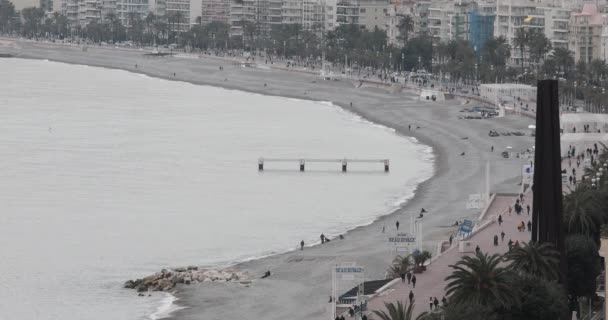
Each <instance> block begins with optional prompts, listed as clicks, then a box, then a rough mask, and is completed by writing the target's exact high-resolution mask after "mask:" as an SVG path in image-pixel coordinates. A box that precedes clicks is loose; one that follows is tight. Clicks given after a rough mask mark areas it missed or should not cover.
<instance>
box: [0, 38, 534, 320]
mask: <svg viewBox="0 0 608 320" xmlns="http://www.w3.org/2000/svg"><path fill="white" fill-rule="evenodd" d="M28 45H30V44H28ZM30 46H32V45H30ZM32 47H33V48H25V49H23V51H21V50H18V52H16V54H15V55H16V56H17V57H18V58H30V59H48V60H51V61H58V62H64V63H72V64H81V65H89V66H96V67H104V68H110V69H120V70H125V71H128V72H136V73H140V74H145V75H147V76H150V77H155V78H163V79H166V80H178V81H185V82H189V83H192V84H196V85H209V86H215V87H222V88H225V89H229V90H240V91H246V92H252V93H256V94H263V95H274V96H282V97H287V98H295V99H302V100H312V101H331V102H332V103H333V104H335V105H336V106H339V107H340V108H342V109H344V110H347V111H348V112H352V113H354V114H356V115H358V116H360V117H362V118H363V119H365V120H366V121H370V122H372V123H375V124H379V125H382V126H385V127H388V128H392V129H393V130H394V131H395V133H396V134H399V135H402V136H406V137H407V136H411V137H414V138H415V139H416V140H418V142H419V143H421V144H424V145H426V146H430V147H431V148H432V154H433V158H434V159H433V160H434V161H433V174H432V175H431V177H429V178H428V179H426V180H425V181H424V182H421V183H418V184H417V185H416V187H415V188H414V190H413V191H412V196H411V197H410V198H409V199H408V200H407V201H405V203H403V204H402V205H400V206H399V207H398V208H397V209H395V210H393V211H391V212H389V213H387V214H384V215H381V216H379V217H376V218H375V219H374V220H373V221H372V222H371V223H370V224H366V225H362V226H357V227H355V228H353V229H350V230H349V231H348V232H347V233H346V238H347V239H348V241H345V242H340V241H332V242H331V244H328V245H323V246H318V245H317V246H313V247H309V248H307V250H305V251H303V252H299V251H289V252H285V253H280V254H275V255H271V256H267V257H265V258H261V259H254V260H250V261H245V262H241V263H238V264H237V265H236V266H238V267H241V268H244V269H248V270H252V273H257V272H261V271H262V270H265V269H268V268H273V271H274V270H277V271H275V272H274V273H275V274H277V275H276V279H277V280H279V281H275V282H271V281H266V282H258V284H256V286H255V287H253V286H252V288H249V289H247V290H239V291H236V290H235V289H234V288H218V287H216V286H209V287H205V288H203V286H196V287H195V286H190V287H186V286H182V287H180V291H179V292H178V294H177V295H178V297H179V298H180V301H182V302H183V303H184V304H185V305H187V306H188V307H190V308H188V309H182V310H180V311H178V312H176V313H174V314H173V318H175V319H197V318H198V319H200V318H201V317H203V316H204V315H208V314H212V315H214V316H215V317H216V318H217V317H218V316H219V314H218V313H217V312H215V311H219V312H220V313H222V315H223V316H226V317H230V316H232V317H235V316H236V317H239V316H240V315H247V316H248V317H249V316H252V315H253V316H254V317H255V315H256V313H255V312H258V313H257V314H259V315H260V317H264V315H267V314H268V313H267V312H269V310H274V311H275V312H274V313H273V314H274V315H277V314H285V315H290V317H291V318H294V312H297V311H298V306H301V304H302V303H304V304H305V305H307V306H308V304H310V305H311V306H313V308H314V307H316V306H319V307H322V306H323V305H324V304H323V303H326V298H327V295H326V294H325V292H323V293H318V291H320V290H324V289H323V288H325V287H326V285H325V284H326V283H325V282H326V280H327V277H328V276H329V272H328V271H327V270H329V269H328V268H327V266H329V265H331V264H332V263H334V262H337V261H340V260H342V261H344V259H347V258H348V259H350V260H353V259H358V260H365V261H367V262H369V264H368V265H369V267H368V268H369V269H370V272H371V273H374V275H373V276H372V277H378V276H379V274H377V273H378V271H381V270H383V269H384V268H385V267H386V265H385V261H384V260H385V258H386V257H385V256H386V254H385V253H384V252H383V251H384V249H382V248H378V247H379V246H378V241H379V240H381V239H383V236H382V235H380V234H379V231H378V229H379V228H380V226H381V224H382V223H385V224H387V226H388V227H389V228H390V227H391V226H392V223H393V221H394V219H403V220H402V221H404V222H406V223H403V224H402V225H403V226H404V227H407V222H408V220H407V219H406V216H404V214H405V213H406V212H407V211H410V210H417V209H414V208H419V207H425V208H427V210H429V211H430V212H431V213H434V212H437V213H439V212H444V211H446V212H447V211H455V210H454V208H455V207H454V206H455V205H456V206H459V205H461V204H462V202H463V201H465V199H463V195H466V194H468V193H471V192H474V191H479V190H476V189H475V186H474V183H473V184H472V183H471V182H470V181H468V180H475V179H476V178H477V177H479V176H480V174H482V171H483V170H481V169H479V167H480V164H481V163H483V160H484V159H483V158H484V157H485V156H484V151H482V148H481V144H483V143H484V142H485V140H486V139H487V138H485V139H483V138H481V139H480V137H475V138H473V137H474V135H475V134H477V135H479V133H483V132H486V133H487V131H486V129H485V128H475V126H467V125H465V126H462V125H461V124H462V122H460V124H459V123H458V122H455V121H452V120H449V119H451V117H452V116H453V113H454V112H455V111H453V108H450V104H449V103H443V104H441V103H432V104H431V103H424V102H418V103H417V104H416V106H410V107H403V106H402V103H403V100H404V98H407V95H394V94H389V93H386V92H381V93H378V92H375V91H374V90H361V89H356V88H354V87H353V86H350V83H347V82H346V81H345V82H338V83H335V82H321V81H322V80H320V79H317V78H315V77H314V76H310V75H306V74H301V73H295V72H286V71H277V70H270V71H268V70H247V69H245V70H241V69H237V70H236V72H230V73H220V76H219V77H215V74H216V73H217V72H213V70H215V68H216V67H217V66H218V65H220V64H222V63H221V62H217V61H211V59H204V58H203V59H202V60H190V61H180V60H178V59H172V60H169V59H166V60H158V62H159V63H158V64H157V65H155V66H153V67H152V68H151V69H148V68H147V66H146V65H147V62H146V61H148V62H149V60H145V59H143V58H142V57H140V56H139V55H141V53H137V52H136V53H131V52H126V53H125V52H112V50H107V49H97V48H90V50H89V52H87V53H83V52H80V50H78V49H76V50H74V48H55V49H48V48H42V49H40V48H35V46H32ZM96 49H97V50H96ZM0 50H1V48H0ZM96 51H101V53H99V52H97V53H96V54H94V53H95V52H96ZM108 52H109V53H111V54H108ZM182 60H185V59H182ZM141 61H144V62H145V63H146V65H144V66H143V68H146V71H144V70H142V69H141V68H139V69H138V70H134V68H133V67H132V66H133V65H134V62H135V63H137V62H139V63H141ZM201 63H203V64H204V66H202V67H201V66H200V64H201ZM140 65H142V64H140ZM195 68H199V69H203V70H204V71H207V72H209V74H192V73H190V74H188V71H191V69H195ZM170 70H179V71H178V72H179V74H180V76H178V77H171V76H168V72H170ZM183 73H186V76H184V78H183V79H182V78H181V76H182V74H183ZM226 74H230V77H235V78H238V79H239V80H238V81H236V84H235V83H234V82H232V81H233V80H230V81H231V84H230V85H228V84H226V83H225V81H222V80H221V79H222V78H223V77H224V76H226ZM251 74H253V76H252V77H250V75H251ZM266 77H267V78H266ZM260 78H264V81H267V82H268V83H270V86H269V88H266V87H262V86H261V85H260V86H259V89H255V88H254V86H255V84H258V85H259V84H260V83H259V80H260ZM315 79H316V80H317V81H318V82H321V85H319V84H317V82H316V81H314V80H315ZM298 86H305V88H304V89H305V91H304V94H296V93H295V90H296V88H298V89H300V90H301V87H298ZM275 88H278V89H275ZM338 90H339V91H342V90H343V91H345V92H342V93H341V92H338ZM307 92H310V93H311V94H310V95H309V94H307ZM349 100H351V101H355V103H354V104H353V106H351V105H350V103H349V102H350V101H349ZM452 105H454V104H452ZM387 106H388V107H387ZM435 109H436V110H437V114H435ZM456 112H457V111H456ZM436 116H437V119H435V117H436ZM405 120H407V121H406V122H404V121H405ZM443 120H445V122H444V121H443ZM408 123H411V124H415V125H416V126H418V125H420V126H421V130H413V131H409V130H408V128H407V125H408ZM469 123H470V122H469ZM467 124H468V123H467ZM486 124H487V123H486ZM514 124H515V125H521V126H523V124H522V123H521V122H520V123H509V122H508V121H507V122H506V123H502V125H503V126H505V127H512V126H513V125H514ZM429 131H430V132H429ZM463 135H467V138H468V136H471V137H472V139H471V140H470V141H469V140H467V141H466V142H465V141H462V140H460V139H462V136H463ZM474 141H475V142H476V143H474ZM522 141H524V140H523V139H522ZM461 148H466V149H467V158H469V157H470V158H471V163H466V162H465V163H460V164H459V162H462V161H461V160H462V159H461V158H459V157H458V156H457V154H456V153H455V152H454V151H455V150H460V149H461ZM483 149H485V148H483ZM486 153H487V150H486ZM467 160H468V159H467ZM507 167H509V166H507ZM511 167H516V166H511ZM498 169H499V171H504V172H501V173H500V174H499V175H502V177H501V179H500V180H499V181H503V180H507V179H508V178H512V177H513V176H518V175H519V174H518V172H517V171H516V172H514V173H515V174H511V175H509V174H508V168H502V167H500V168H498ZM502 169H507V170H502ZM446 183H447V184H457V185H458V186H459V188H458V190H450V188H449V187H448V188H447V189H446V186H445V184H446ZM452 193H454V194H453V195H452ZM430 194H436V195H438V196H437V197H433V198H432V199H430V196H429V195H430ZM436 198H445V199H441V200H438V199H436ZM438 202H439V203H438ZM442 202H444V203H443V204H441V203H442ZM461 211H464V210H461ZM410 212H411V211H410ZM446 212H444V214H443V215H439V214H430V216H429V217H428V218H426V219H428V220H427V221H429V225H430V226H431V228H434V230H435V231H434V232H433V233H431V235H430V237H429V238H433V237H435V238H436V237H438V236H441V235H442V234H444V233H445V232H446V231H443V232H442V229H441V226H447V225H449V224H450V223H451V222H452V221H454V219H459V218H461V216H457V215H451V216H450V217H449V219H448V220H447V221H449V223H448V224H445V223H446V221H445V218H446V217H447V216H446V215H445V214H446ZM438 215H439V216H438ZM389 221H390V223H387V222H389ZM290 264H291V265H290ZM294 266H295V268H294ZM291 269H297V270H291ZM306 273H308V274H306ZM293 287H296V288H293ZM237 289H240V288H237ZM245 291H249V292H247V293H244V292H245ZM275 291H278V292H283V293H284V297H273V298H274V299H275V300H279V301H267V300H271V299H261V300H260V299H259V297H260V294H261V295H268V294H269V293H271V292H275ZM295 296H299V297H300V296H301V297H302V298H300V299H301V301H295V303H293V302H294V301H292V298H294V297H295ZM207 297H217V299H216V300H218V301H219V300H221V297H225V298H226V300H230V301H221V302H218V303H217V304H215V305H212V306H205V307H206V308H203V307H202V306H201V305H200V301H203V299H201V298H207ZM239 298H240V299H239ZM243 299H246V300H243ZM251 300H255V301H251ZM237 301H240V302H243V301H244V303H238V302H237ZM252 302H253V303H252ZM237 306H239V307H240V309H241V310H240V311H239V310H238V309H239V308H238V307H237ZM253 306H255V307H256V308H257V307H259V309H261V311H258V310H257V309H254V307H253ZM277 306H280V307H277ZM207 307H211V308H207ZM218 308H222V310H220V309H218ZM278 308H283V309H285V310H279V309H278ZM239 312H240V313H239ZM321 314H322V310H319V309H317V310H315V311H314V312H311V313H307V314H302V315H298V316H296V318H298V317H300V318H301V319H310V318H319V316H320V315H321ZM239 318H243V316H240V317H239ZM272 318H273V319H274V318H280V316H277V317H272Z"/></svg>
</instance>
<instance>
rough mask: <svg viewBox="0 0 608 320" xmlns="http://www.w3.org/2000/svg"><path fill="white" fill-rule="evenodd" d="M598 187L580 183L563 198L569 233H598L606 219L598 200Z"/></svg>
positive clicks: (565, 221) (565, 220)
mask: <svg viewBox="0 0 608 320" xmlns="http://www.w3.org/2000/svg"><path fill="white" fill-rule="evenodd" d="M596 196H597V189H594V188H592V187H589V186H587V185H580V186H578V187H577V188H575V189H574V190H571V192H570V193H569V194H566V195H564V198H563V210H564V211H563V212H564V216H563V220H564V221H563V222H564V224H565V227H566V229H567V230H568V233H569V234H572V233H581V234H586V235H592V234H596V233H597V232H598V231H599V228H600V225H601V224H602V223H603V222H605V221H606V218H605V217H604V215H603V213H602V208H601V206H600V205H599V203H598V201H597V198H596Z"/></svg>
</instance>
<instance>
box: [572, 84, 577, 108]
mask: <svg viewBox="0 0 608 320" xmlns="http://www.w3.org/2000/svg"><path fill="white" fill-rule="evenodd" d="M576 86H577V83H576V81H574V97H572V106H573V107H574V108H576Z"/></svg>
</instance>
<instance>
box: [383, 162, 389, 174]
mask: <svg viewBox="0 0 608 320" xmlns="http://www.w3.org/2000/svg"><path fill="white" fill-rule="evenodd" d="M388 171H389V163H388V160H384V172H388Z"/></svg>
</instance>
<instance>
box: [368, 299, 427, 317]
mask: <svg viewBox="0 0 608 320" xmlns="http://www.w3.org/2000/svg"><path fill="white" fill-rule="evenodd" d="M384 307H386V310H387V311H388V313H386V312H385V311H378V310H374V314H375V315H376V316H378V317H379V318H380V319H381V320H414V315H413V312H414V302H413V301H412V303H410V304H409V305H407V303H405V302H404V303H401V301H397V303H394V302H393V303H387V302H385V303H384ZM427 315H428V314H427V313H426V312H423V313H421V314H420V315H418V316H417V317H416V318H415V319H416V320H422V319H424V318H425V317H426V316H427Z"/></svg>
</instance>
